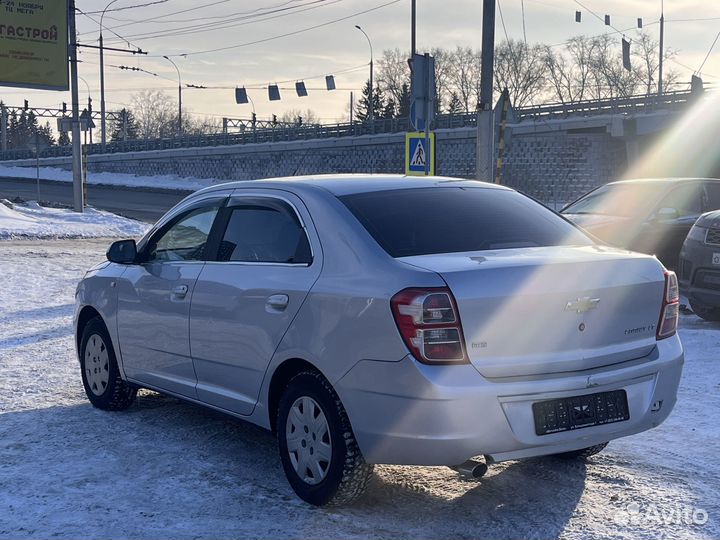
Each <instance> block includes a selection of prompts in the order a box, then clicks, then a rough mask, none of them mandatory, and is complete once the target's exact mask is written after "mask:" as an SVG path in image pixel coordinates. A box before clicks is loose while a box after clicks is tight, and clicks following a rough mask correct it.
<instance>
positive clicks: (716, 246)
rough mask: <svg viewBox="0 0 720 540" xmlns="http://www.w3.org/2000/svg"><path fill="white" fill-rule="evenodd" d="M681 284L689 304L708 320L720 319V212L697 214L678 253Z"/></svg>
mask: <svg viewBox="0 0 720 540" xmlns="http://www.w3.org/2000/svg"><path fill="white" fill-rule="evenodd" d="M679 272H680V276H679V277H680V287H681V290H682V291H683V293H685V295H686V296H687V298H688V300H689V302H690V307H691V308H692V310H693V311H694V312H695V313H696V314H697V315H698V316H700V317H702V318H703V319H705V320H708V321H720V211H716V212H708V213H707V214H703V215H702V216H700V219H698V220H697V221H696V222H695V225H693V227H692V229H690V232H689V233H688V235H687V238H686V239H685V243H684V244H683V247H682V251H681V252H680V270H679Z"/></svg>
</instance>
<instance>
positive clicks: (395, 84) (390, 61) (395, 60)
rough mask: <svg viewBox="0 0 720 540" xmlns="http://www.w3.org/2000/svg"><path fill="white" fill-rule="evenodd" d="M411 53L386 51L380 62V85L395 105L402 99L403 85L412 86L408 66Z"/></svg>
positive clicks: (394, 50)
mask: <svg viewBox="0 0 720 540" xmlns="http://www.w3.org/2000/svg"><path fill="white" fill-rule="evenodd" d="M408 56H409V53H404V52H402V51H400V49H398V48H395V49H385V50H384V51H383V55H382V58H380V60H379V61H378V66H379V68H380V69H379V70H378V71H379V75H378V85H379V86H380V88H381V89H382V91H383V92H384V93H385V95H386V96H388V97H389V98H391V99H392V100H393V101H394V102H395V103H399V102H400V100H401V98H402V87H403V84H408V85H409V84H410V67H409V66H408V63H407V60H408Z"/></svg>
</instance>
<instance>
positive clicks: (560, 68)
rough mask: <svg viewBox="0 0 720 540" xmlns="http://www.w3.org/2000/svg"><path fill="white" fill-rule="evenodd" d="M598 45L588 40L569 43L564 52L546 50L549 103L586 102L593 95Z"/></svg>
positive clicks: (584, 37)
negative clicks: (595, 58) (592, 87)
mask: <svg viewBox="0 0 720 540" xmlns="http://www.w3.org/2000/svg"><path fill="white" fill-rule="evenodd" d="M596 47H597V43H596V42H595V41H594V40H593V39H591V38H588V37H586V36H576V37H574V38H571V39H570V40H568V41H567V42H566V44H565V46H564V47H563V48H562V49H559V50H555V49H554V48H553V47H551V46H549V45H545V46H543V51H544V56H545V66H546V70H547V72H546V76H547V82H548V83H549V86H550V89H551V92H550V99H551V100H552V101H559V102H560V103H570V102H573V101H580V100H583V99H587V98H588V97H589V96H588V94H589V93H590V92H591V91H592V90H591V88H590V87H591V86H592V85H593V82H594V78H593V74H594V69H593V66H594V56H595V49H596Z"/></svg>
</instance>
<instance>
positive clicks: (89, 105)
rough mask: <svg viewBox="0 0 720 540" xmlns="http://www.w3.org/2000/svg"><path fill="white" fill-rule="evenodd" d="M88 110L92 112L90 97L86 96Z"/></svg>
mask: <svg viewBox="0 0 720 540" xmlns="http://www.w3.org/2000/svg"><path fill="white" fill-rule="evenodd" d="M88 112H92V98H91V97H90V96H88Z"/></svg>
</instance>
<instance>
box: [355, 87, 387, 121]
mask: <svg viewBox="0 0 720 540" xmlns="http://www.w3.org/2000/svg"><path fill="white" fill-rule="evenodd" d="M384 101H385V100H384V98H383V93H382V90H381V89H380V87H379V86H376V87H375V91H374V92H373V96H372V102H373V104H372V111H373V116H374V117H375V118H382V116H383V109H384V108H385V103H384ZM357 118H358V120H360V121H361V122H364V121H365V120H368V119H369V118H370V81H369V80H368V81H367V82H366V83H365V87H364V88H363V91H362V97H361V98H360V106H359V107H358V112H357Z"/></svg>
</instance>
